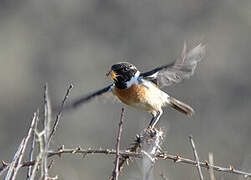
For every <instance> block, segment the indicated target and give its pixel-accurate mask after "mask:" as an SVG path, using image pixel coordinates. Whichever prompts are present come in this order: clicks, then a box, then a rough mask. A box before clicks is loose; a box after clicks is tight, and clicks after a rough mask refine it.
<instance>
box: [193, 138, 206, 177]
mask: <svg viewBox="0 0 251 180" xmlns="http://www.w3.org/2000/svg"><path fill="white" fill-rule="evenodd" d="M189 141H190V143H191V146H192V148H193V154H194V158H195V161H196V166H197V169H198V173H199V177H200V180H204V178H203V174H202V171H201V167H200V160H199V156H198V153H197V150H196V147H195V144H194V141H193V136H192V135H190V136H189Z"/></svg>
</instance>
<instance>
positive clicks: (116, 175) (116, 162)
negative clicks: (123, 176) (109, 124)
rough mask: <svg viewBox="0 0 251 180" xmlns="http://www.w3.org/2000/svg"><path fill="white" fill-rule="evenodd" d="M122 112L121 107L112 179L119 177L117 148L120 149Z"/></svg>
mask: <svg viewBox="0 0 251 180" xmlns="http://www.w3.org/2000/svg"><path fill="white" fill-rule="evenodd" d="M124 114H125V109H124V108H122V111H121V116H120V121H119V131H118V136H117V144H116V159H115V162H114V164H115V167H114V170H113V176H112V179H114V180H118V179H119V157H120V155H119V150H120V139H121V134H122V126H123V120H124Z"/></svg>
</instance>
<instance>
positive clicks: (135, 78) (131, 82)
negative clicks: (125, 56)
mask: <svg viewBox="0 0 251 180" xmlns="http://www.w3.org/2000/svg"><path fill="white" fill-rule="evenodd" d="M139 75H140V72H139V71H137V72H136V73H135V75H134V76H133V77H132V78H131V79H130V81H127V82H126V87H127V88H129V87H131V85H133V84H134V83H135V84H139V81H138V77H139Z"/></svg>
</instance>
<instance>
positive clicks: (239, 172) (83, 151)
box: [0, 147, 251, 177]
mask: <svg viewBox="0 0 251 180" xmlns="http://www.w3.org/2000/svg"><path fill="white" fill-rule="evenodd" d="M62 154H73V155H75V154H82V155H83V156H86V155H94V154H104V155H116V150H115V149H82V148H80V147H77V148H75V149H66V148H60V149H58V150H50V151H49V152H48V157H49V158H50V157H53V156H59V157H61V156H62ZM119 154H120V156H124V157H132V158H143V155H144V154H143V153H141V152H130V150H120V153H119ZM156 158H158V159H162V160H172V161H173V162H175V163H179V164H188V165H193V166H197V162H196V161H194V160H191V159H188V158H184V157H181V156H180V155H172V154H168V153H166V152H161V153H158V154H156ZM5 164H6V165H5V166H4V168H2V167H1V168H0V169H2V171H3V170H5V169H6V168H8V166H9V164H7V163H5ZM34 164H35V161H32V162H30V161H28V162H23V163H22V167H28V166H34ZM199 165H200V167H203V168H206V169H209V168H212V169H213V170H214V171H218V172H224V173H232V174H236V175H242V176H245V177H251V173H248V172H244V171H242V170H237V169H235V168H233V167H232V166H230V167H228V168H225V167H221V166H216V165H210V164H208V162H207V161H205V162H199ZM33 170H34V169H33Z"/></svg>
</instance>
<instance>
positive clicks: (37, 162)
mask: <svg viewBox="0 0 251 180" xmlns="http://www.w3.org/2000/svg"><path fill="white" fill-rule="evenodd" d="M71 89H72V85H70V86H69V88H68V89H67V92H66V95H65V97H64V99H63V101H62V103H61V109H60V111H59V112H58V114H57V117H56V120H55V123H54V125H53V127H52V129H50V124H51V107H50V99H49V95H48V87H47V85H46V86H45V94H44V107H45V108H44V110H45V116H44V127H43V129H42V130H41V131H40V132H39V131H38V129H37V127H36V122H35V121H38V119H39V117H38V113H37V114H36V113H35V114H34V117H33V120H32V123H31V125H30V129H29V131H28V133H27V135H26V137H25V138H23V139H22V142H21V143H20V145H19V147H18V150H17V151H16V153H15V155H14V157H13V159H12V161H11V162H10V163H7V162H5V161H2V166H0V176H1V175H2V174H3V173H4V172H5V171H7V170H8V172H7V173H6V176H5V179H6V180H13V179H15V177H16V174H17V172H18V170H19V169H20V168H21V167H29V168H28V173H27V180H34V179H35V177H36V176H38V175H37V172H38V168H40V170H41V171H40V177H42V178H41V179H43V180H54V179H58V177H57V176H55V177H49V176H48V169H49V168H50V167H51V165H52V162H54V161H53V160H52V161H51V163H49V165H48V164H47V158H52V157H53V156H59V157H61V156H62V154H81V155H82V156H83V157H85V156H86V155H94V154H103V155H114V156H116V165H115V170H114V172H115V173H114V174H115V177H114V178H116V177H118V175H119V173H120V172H121V170H122V168H123V165H124V164H125V162H127V161H128V160H129V159H132V158H141V159H143V158H149V159H150V160H151V161H152V162H153V163H154V162H155V161H156V160H158V159H162V160H172V161H173V162H174V163H181V164H188V165H193V166H196V167H197V168H198V170H199V167H202V168H206V169H210V170H211V174H212V173H213V171H219V172H225V173H232V174H237V175H242V176H244V177H251V173H248V172H244V171H242V170H238V169H236V168H234V167H233V166H232V165H230V166H229V167H227V168H224V167H220V166H216V165H214V164H213V163H212V162H211V161H210V163H208V161H207V160H205V161H204V162H202V161H199V159H198V158H195V159H196V160H192V159H187V158H184V157H181V156H180V155H178V154H177V155H172V154H169V153H167V152H164V151H160V140H161V137H162V134H158V132H159V130H157V129H155V130H149V129H145V130H143V132H142V133H141V134H140V135H137V136H136V140H135V142H134V143H133V144H132V146H131V147H130V148H129V149H128V150H120V137H121V132H122V123H123V116H124V110H122V113H121V119H120V125H119V132H118V137H117V145H116V149H90V148H89V149H82V148H80V147H77V148H75V149H65V148H64V146H62V147H61V148H59V149H57V150H49V144H50V140H51V138H52V136H53V135H54V134H55V132H56V129H57V126H58V123H59V119H60V117H61V115H62V112H63V109H64V104H65V101H66V100H67V98H68V95H69V93H70V90H71ZM34 122H35V123H34ZM34 124H35V125H34ZM34 126H35V127H34ZM32 132H34V133H35V137H36V138H33V140H32V142H31V150H30V156H29V161H22V157H23V156H24V153H25V149H26V146H27V142H28V140H29V138H30V136H32ZM160 132H161V131H160ZM158 135H160V136H158ZM33 137H34V136H33ZM35 140H37V141H38V143H36V144H38V146H39V152H38V153H37V154H36V157H35V158H34V160H33V155H32V154H33V151H34V146H35ZM190 140H191V138H190ZM149 141H151V142H150V145H149V146H150V147H151V148H150V151H145V150H144V148H142V143H148V142H149ZM193 150H194V154H197V153H195V152H196V149H195V146H194V148H193ZM32 167H33V168H32ZM200 171H201V170H200ZM162 178H163V179H165V177H164V176H163V177H162ZM200 178H201V177H200ZM202 178H203V177H202ZM202 178H201V179H202Z"/></svg>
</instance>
